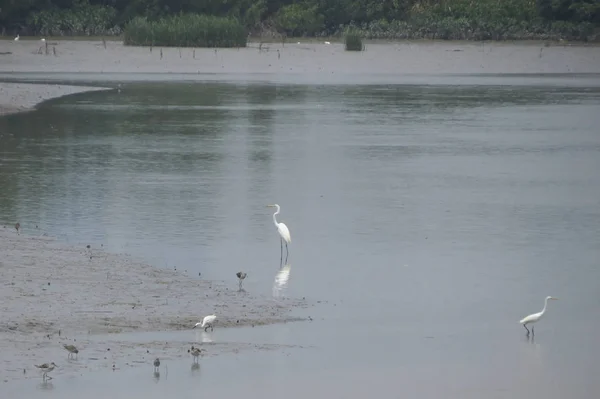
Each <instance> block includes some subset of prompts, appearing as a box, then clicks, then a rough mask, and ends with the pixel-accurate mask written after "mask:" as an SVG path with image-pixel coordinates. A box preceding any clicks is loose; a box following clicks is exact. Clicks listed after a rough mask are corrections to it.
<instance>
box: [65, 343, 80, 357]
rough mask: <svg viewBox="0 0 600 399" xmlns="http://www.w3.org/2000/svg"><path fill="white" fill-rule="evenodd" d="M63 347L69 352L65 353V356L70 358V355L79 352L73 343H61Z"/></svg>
mask: <svg viewBox="0 0 600 399" xmlns="http://www.w3.org/2000/svg"><path fill="white" fill-rule="evenodd" d="M63 346H64V348H65V349H66V350H67V351H69V354H68V355H67V358H70V357H71V355H75V356H77V354H78V353H79V349H77V348H76V347H75V345H63Z"/></svg>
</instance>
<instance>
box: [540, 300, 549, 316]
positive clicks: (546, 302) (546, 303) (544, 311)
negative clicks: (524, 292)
mask: <svg viewBox="0 0 600 399" xmlns="http://www.w3.org/2000/svg"><path fill="white" fill-rule="evenodd" d="M547 306H548V298H546V299H545V300H544V309H542V311H541V313H542V314H544V313H546V307H547Z"/></svg>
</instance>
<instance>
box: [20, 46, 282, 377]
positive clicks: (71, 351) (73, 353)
mask: <svg viewBox="0 0 600 399" xmlns="http://www.w3.org/2000/svg"><path fill="white" fill-rule="evenodd" d="M15 40H18V38H16V39H15ZM267 207H269V208H276V211H275V213H274V214H273V223H274V224H275V228H276V229H277V233H278V234H279V237H280V244H281V245H280V249H281V251H280V258H279V261H280V266H281V265H282V262H283V246H284V244H285V250H286V256H285V261H286V263H287V260H288V255H289V251H288V245H289V244H290V243H291V242H292V239H291V236H290V230H289V229H288V227H287V226H286V225H285V223H282V222H277V215H278V214H279V213H280V211H281V207H280V206H279V205H278V204H273V205H267ZM20 228H21V224H20V223H16V224H15V229H16V230H17V234H20V231H19V229H20ZM86 248H87V249H88V250H89V249H90V246H89V245H88V246H87V247H86ZM247 276H248V274H247V273H246V272H243V271H239V272H237V273H236V277H237V278H238V287H239V291H243V288H242V284H243V282H244V280H245V279H246V277H247ZM216 321H217V316H216V315H215V314H211V315H208V316H205V317H204V318H203V319H202V321H201V322H198V323H196V324H195V325H194V326H193V327H192V329H194V328H196V327H200V328H202V329H204V331H205V332H208V330H209V329H210V331H211V332H212V331H214V325H215V322H216ZM59 335H60V332H59ZM63 347H64V349H65V350H66V351H67V352H68V355H67V358H68V359H73V358H74V359H77V355H78V354H79V349H77V347H76V346H75V345H63ZM187 352H188V353H189V354H190V355H191V356H192V358H193V367H198V358H199V357H200V356H201V355H202V352H206V349H201V348H197V347H194V346H193V345H192V347H191V348H190V349H188V351H187ZM160 364H161V363H160V359H159V358H156V359H154V362H153V365H154V375H155V377H158V376H159V369H160ZM34 366H35V367H36V369H37V370H38V371H39V372H40V373H41V375H42V378H43V380H44V381H46V380H51V379H52V377H50V376H49V375H48V374H49V373H51V372H52V371H53V370H54V369H55V368H57V367H58V366H57V365H56V364H55V363H54V362H50V363H43V364H39V365H38V364H36V365H34ZM114 368H115V366H114V365H113V369H114ZM23 371H24V372H25V370H23Z"/></svg>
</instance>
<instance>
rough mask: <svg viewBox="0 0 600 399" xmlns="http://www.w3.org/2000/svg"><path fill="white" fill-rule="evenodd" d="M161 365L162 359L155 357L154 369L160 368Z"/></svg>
mask: <svg viewBox="0 0 600 399" xmlns="http://www.w3.org/2000/svg"><path fill="white" fill-rule="evenodd" d="M159 367H160V359H159V358H156V359H154V371H155V372H156V371H158V368H159Z"/></svg>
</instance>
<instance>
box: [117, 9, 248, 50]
mask: <svg viewBox="0 0 600 399" xmlns="http://www.w3.org/2000/svg"><path fill="white" fill-rule="evenodd" d="M123 39H124V43H125V45H129V46H164V47H246V41H247V33H246V29H245V28H244V26H243V25H242V24H241V23H239V22H238V21H237V20H236V19H233V18H224V17H215V16H210V15H201V14H180V15H173V16H170V17H166V18H163V19H160V20H157V21H151V20H148V19H146V18H143V17H136V18H134V19H132V20H131V22H129V23H128V24H127V26H126V27H125V31H124V38H123Z"/></svg>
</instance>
